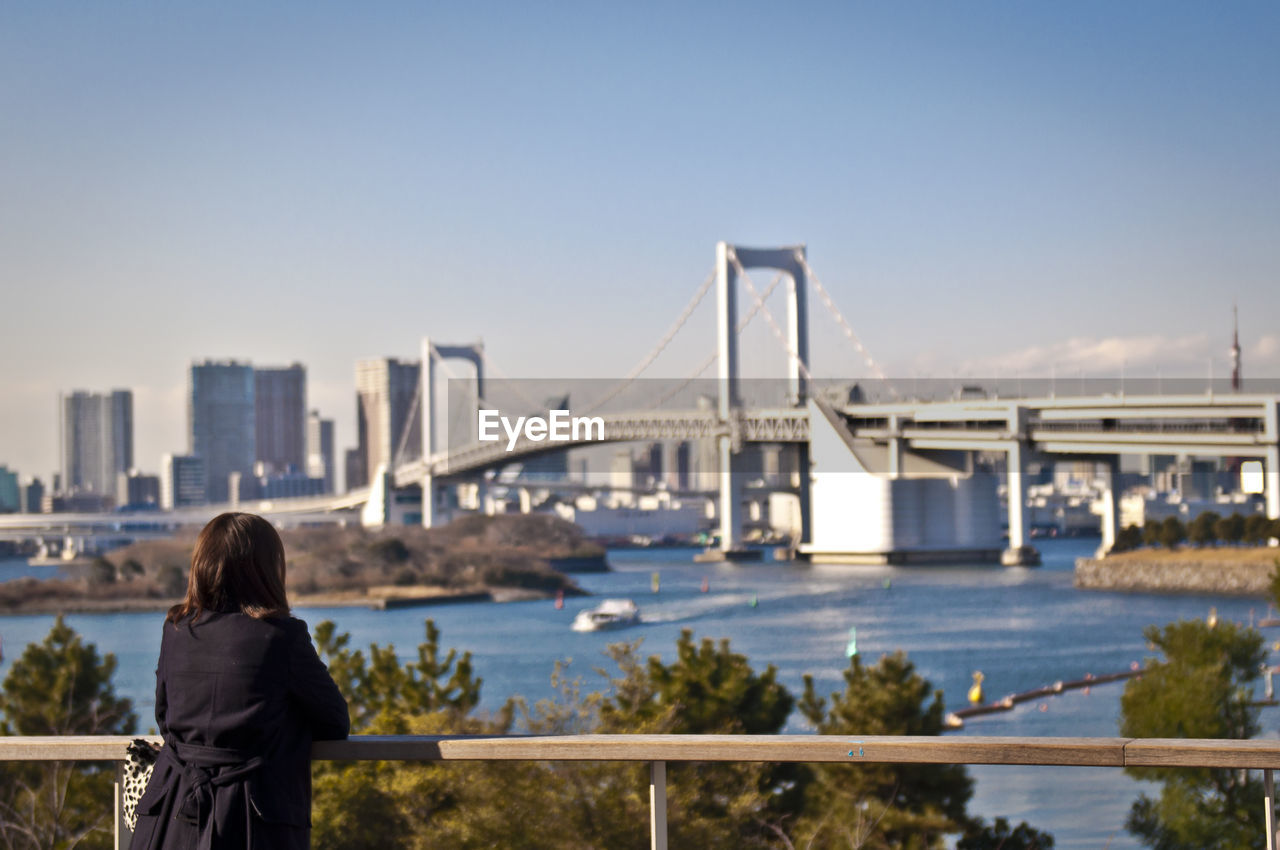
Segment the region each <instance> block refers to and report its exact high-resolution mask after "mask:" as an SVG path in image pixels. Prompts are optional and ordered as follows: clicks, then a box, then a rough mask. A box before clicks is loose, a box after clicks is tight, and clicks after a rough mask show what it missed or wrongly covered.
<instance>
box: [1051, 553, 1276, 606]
mask: <svg viewBox="0 0 1280 850" xmlns="http://www.w3.org/2000/svg"><path fill="white" fill-rule="evenodd" d="M1278 560H1280V550H1275V549H1270V550H1266V549H1263V550H1258V549H1243V550H1221V549H1211V550H1202V549H1186V550H1179V551H1175V552H1168V551H1140V552H1125V553H1122V554H1119V555H1109V556H1107V557H1105V558H1079V559H1077V560H1076V567H1075V586H1076V587H1078V588H1080V589H1082V590H1111V591H1129V592H1134V593H1187V594H1220V595H1223V596H1258V597H1264V596H1269V595H1270V593H1271V577H1272V574H1273V573H1274V572H1275V571H1276V569H1277V561H1278Z"/></svg>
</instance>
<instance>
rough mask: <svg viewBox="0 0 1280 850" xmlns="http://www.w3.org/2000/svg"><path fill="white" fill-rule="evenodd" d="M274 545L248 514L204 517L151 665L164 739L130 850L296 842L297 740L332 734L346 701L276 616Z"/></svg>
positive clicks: (298, 629) (306, 642) (303, 760)
mask: <svg viewBox="0 0 1280 850" xmlns="http://www.w3.org/2000/svg"><path fill="white" fill-rule="evenodd" d="M284 576H285V560H284V545H283V544H282V543H281V542H280V536H279V535H278V534H276V531H275V529H274V528H272V527H271V523H269V522H267V521H266V520H264V519H263V518H262V517H259V516H254V515H253V514H242V513H225V514H221V515H220V516H217V517H214V518H213V519H212V520H211V521H210V522H209V524H208V525H206V526H205V527H204V530H203V531H201V532H200V537H199V538H198V539H197V540H196V548H195V553H194V554H193V555H192V556H191V573H190V575H189V577H188V579H187V596H186V598H185V599H184V600H183V601H182V602H180V603H178V604H177V605H175V606H173V607H172V608H171V609H169V613H168V615H167V616H166V617H165V625H164V636H163V638H162V640H161V643H160V663H159V666H158V667H157V668H156V722H157V723H158V724H159V728H160V734H161V735H162V736H163V737H164V748H163V749H162V750H161V751H160V757H159V759H157V761H156V766H155V771H154V773H153V774H152V775H151V781H150V782H149V783H148V784H147V789H146V791H145V792H144V793H143V795H142V798H141V799H140V800H139V801H138V824H137V827H136V828H135V830H134V833H133V841H132V843H131V844H130V845H129V846H130V848H131V850H154V849H155V848H183V850H190V848H202V850H212V848H219V849H220V850H221V849H222V848H230V850H241V848H271V850H276V848H287V850H297V849H298V848H301V849H302V850H305V848H307V847H308V846H310V840H311V834H310V821H311V742H312V740H316V739H318V740H333V739H338V738H345V737H346V736H347V733H348V731H349V720H348V717H347V703H346V700H344V699H343V698H342V694H341V693H339V692H338V687H337V685H335V684H334V682H333V679H332V678H330V676H329V672H328V670H326V669H325V666H324V664H323V663H322V662H321V661H320V658H319V657H318V656H317V655H316V651H315V648H314V647H313V646H312V645H311V638H310V635H309V634H308V633H307V625H306V623H304V622H302V621H301V620H298V619H295V618H293V617H290V616H289V603H288V601H287V600H286V598H285V590H284Z"/></svg>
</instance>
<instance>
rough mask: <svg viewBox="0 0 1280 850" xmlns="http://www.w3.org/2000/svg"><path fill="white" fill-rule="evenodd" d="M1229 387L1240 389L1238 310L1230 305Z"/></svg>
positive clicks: (1237, 390)
mask: <svg viewBox="0 0 1280 850" xmlns="http://www.w3.org/2000/svg"><path fill="white" fill-rule="evenodd" d="M1231 389H1232V390H1233V391H1235V392H1239V391H1240V311H1239V310H1238V309H1237V308H1236V305H1234V304H1232V305H1231Z"/></svg>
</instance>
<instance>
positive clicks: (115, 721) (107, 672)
mask: <svg viewBox="0 0 1280 850" xmlns="http://www.w3.org/2000/svg"><path fill="white" fill-rule="evenodd" d="M115 669H116V659H115V656H114V655H110V654H108V655H107V656H105V657H101V658H100V657H99V656H98V650H97V647H95V646H94V645H93V644H91V643H88V644H87V643H84V642H83V641H82V640H81V638H80V636H79V635H78V634H76V632H75V631H74V630H73V629H71V628H70V627H69V626H67V624H66V623H65V622H63V619H62V618H61V617H58V619H57V620H56V621H55V622H54V624H53V628H52V629H51V630H50V631H49V634H48V635H47V636H46V637H45V639H44V641H43V642H42V643H40V644H31V645H29V646H28V647H27V648H26V649H25V650H24V651H23V653H22V656H21V657H20V658H18V660H17V661H15V662H14V663H13V666H12V667H11V668H10V669H9V674H8V675H7V676H6V677H5V680H4V685H3V700H2V702H0V716H3V720H2V721H0V733H2V734H5V735H122V734H123V735H128V734H132V733H133V732H134V729H135V727H136V726H137V717H136V716H135V715H134V713H133V705H132V703H131V701H130V700H128V699H124V698H122V697H117V696H116V694H115V689H114V687H113V686H112V683H111V677H112V676H113V675H114V673H115ZM121 755H122V756H123V755H124V753H123V752H122V753H121ZM113 778H114V777H113V774H112V772H111V771H110V769H109V765H83V764H76V765H73V764H70V763H66V762H32V763H25V764H16V765H5V766H3V767H0V842H3V846H4V847H6V848H10V850H18V848H21V850H61V848H70V847H77V848H86V850H97V848H107V847H110V846H111V843H112V841H111V836H112V832H111V827H112V823H111V817H112V804H111V794H112V791H111V788H112V781H113Z"/></svg>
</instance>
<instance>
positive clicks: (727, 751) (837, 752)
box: [0, 735, 1280, 850]
mask: <svg viewBox="0 0 1280 850" xmlns="http://www.w3.org/2000/svg"><path fill="white" fill-rule="evenodd" d="M131 740H133V739H132V738H131V737H128V736H94V737H0V761H97V762H103V761H114V762H116V763H117V764H118V765H122V764H123V759H124V755H125V746H126V745H127V744H128V743H129V742H130V741H131ZM151 740H155V741H157V742H158V741H159V739H158V738H153V739H151ZM312 758H314V759H318V760H326V761H639V762H648V763H649V764H650V785H649V801H650V818H649V825H650V836H651V846H652V847H653V848H654V850H665V848H666V846H667V827H666V820H667V807H666V764H667V762H691V761H725V762H734V761H749V762H806V763H840V764H859V763H900V764H901V763H906V764H1009V765H1058V766H1084V767H1136V766H1141V767H1215V768H1231V769H1241V770H1246V769H1247V770H1261V771H1262V772H1263V782H1264V787H1265V789H1266V794H1265V800H1264V811H1265V815H1264V817H1265V825H1266V834H1267V848H1268V850H1275V848H1276V824H1275V790H1274V782H1273V777H1272V771H1273V770H1275V769H1277V768H1280V740H1246V741H1240V740H1220V739H1188V738H992V737H976V736H975V737H948V738H942V737H933V736H919V737H886V736H864V737H858V736H856V735H566V736H555V735H547V736H518V735H504V736H451V735H444V736H377V735H364V736H357V737H354V738H351V739H349V740H346V741H324V742H318V743H316V745H315V747H314V748H313V750H312ZM115 820H116V847H117V848H120V847H124V846H127V845H128V835H129V833H128V830H127V828H126V827H125V825H124V823H123V821H122V819H121V816H120V805H119V783H117V786H116V819H115Z"/></svg>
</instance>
